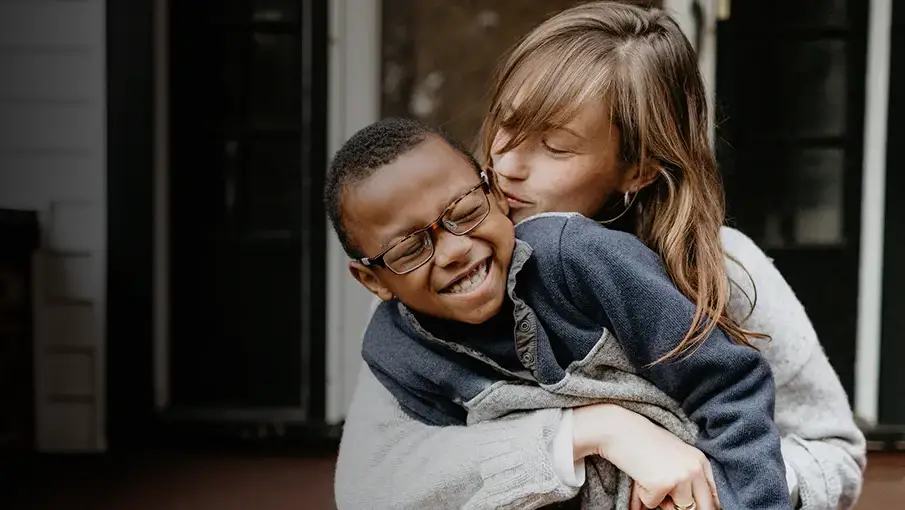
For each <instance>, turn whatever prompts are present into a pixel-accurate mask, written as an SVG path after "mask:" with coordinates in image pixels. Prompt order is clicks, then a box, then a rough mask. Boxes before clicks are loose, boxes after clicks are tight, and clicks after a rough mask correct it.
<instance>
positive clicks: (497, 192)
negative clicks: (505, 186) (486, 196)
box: [484, 168, 509, 216]
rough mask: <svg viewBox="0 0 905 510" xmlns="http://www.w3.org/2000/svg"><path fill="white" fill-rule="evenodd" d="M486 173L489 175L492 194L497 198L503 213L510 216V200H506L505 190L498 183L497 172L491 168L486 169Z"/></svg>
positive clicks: (488, 179) (488, 180)
mask: <svg viewBox="0 0 905 510" xmlns="http://www.w3.org/2000/svg"><path fill="white" fill-rule="evenodd" d="M484 173H485V174H486V175H487V182H488V183H489V185H490V195H491V196H492V197H493V199H494V200H496V203H497V205H498V206H499V208H500V210H501V211H503V214H505V215H506V216H508V215H509V201H508V200H506V195H503V191H502V190H501V189H500V187H499V185H498V184H497V179H496V174H495V173H493V170H492V169H490V168H486V169H484Z"/></svg>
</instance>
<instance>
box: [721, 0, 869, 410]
mask: <svg viewBox="0 0 905 510" xmlns="http://www.w3.org/2000/svg"><path fill="white" fill-rule="evenodd" d="M867 9H868V2H864V1H861V0H824V1H818V0H809V1H798V2H785V1H780V0H769V1H765V0H734V1H733V2H732V12H731V17H730V18H729V19H727V20H725V21H721V22H719V24H718V35H717V37H718V41H719V43H718V55H717V97H718V103H717V105H718V106H717V122H718V129H717V138H718V142H717V143H718V145H717V147H718V155H719V160H720V165H721V168H722V169H723V174H724V176H725V179H726V190H727V197H728V201H729V214H730V219H731V220H732V222H733V223H734V224H735V225H736V226H737V227H738V228H739V229H740V230H742V231H743V232H745V233H746V234H748V235H750V236H751V237H752V238H753V239H754V240H755V242H757V243H758V244H759V245H760V246H761V247H762V248H764V249H765V250H766V251H767V253H768V254H769V255H770V256H771V257H773V258H774V259H775V263H776V266H777V267H778V268H779V270H780V271H781V272H782V274H783V276H785V278H786V279H787V280H788V282H789V283H790V284H791V286H792V288H793V289H794V290H795V292H796V294H797V295H798V297H799V298H800V299H801V301H802V303H803V304H804V306H805V308H806V310H807V312H808V315H809V316H810V318H811V320H812V321H813V323H814V326H815V328H816V330H817V333H818V335H819V337H820V341H821V342H822V344H823V346H824V349H825V350H826V353H827V355H828V356H829V359H830V362H831V363H832V364H833V367H834V368H835V369H836V371H837V372H838V374H839V376H840V378H841V380H842V384H843V385H844V387H845V389H846V391H847V392H848V394H849V397H850V398H851V397H852V395H853V391H852V390H853V386H854V354H855V332H856V325H857V309H858V307H857V298H858V252H859V242H860V215H861V177H862V169H861V166H862V153H863V149H862V145H863V140H862V138H863V135H864V130H863V122H864V76H865V72H866V44H867Z"/></svg>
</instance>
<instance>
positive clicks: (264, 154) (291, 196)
mask: <svg viewBox="0 0 905 510" xmlns="http://www.w3.org/2000/svg"><path fill="white" fill-rule="evenodd" d="M301 175H302V174H301V154H300V152H299V148H298V143H297V142H294V143H293V142H289V143H279V142H271V143H264V142H259V143H255V144H252V145H250V146H249V157H248V168H247V169H246V170H245V179H244V188H245V189H244V190H243V196H244V197H246V200H247V202H246V205H247V208H246V217H245V224H246V228H247V229H248V230H249V231H261V230H288V231H292V232H297V231H298V229H299V228H300V226H301V214H302V211H301V196H302V189H301Z"/></svg>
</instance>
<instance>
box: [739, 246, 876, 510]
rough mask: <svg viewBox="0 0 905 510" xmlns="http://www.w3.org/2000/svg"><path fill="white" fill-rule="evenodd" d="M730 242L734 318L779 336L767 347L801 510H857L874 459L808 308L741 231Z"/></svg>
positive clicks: (764, 348) (786, 452)
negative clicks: (866, 472) (869, 458)
mask: <svg viewBox="0 0 905 510" xmlns="http://www.w3.org/2000/svg"><path fill="white" fill-rule="evenodd" d="M722 237H723V246H724V247H725V250H726V252H727V253H728V254H730V255H731V256H732V258H733V259H734V260H729V261H728V262H727V264H726V271H727V273H728V274H729V277H730V278H731V280H732V281H733V282H735V286H734V288H733V291H734V292H733V293H732V299H731V301H730V308H731V310H732V313H733V316H734V317H735V318H736V319H737V320H739V321H743V322H742V324H743V326H744V327H745V328H747V329H751V330H754V331H759V332H761V333H765V334H767V335H770V338H771V340H770V341H769V342H764V343H763V344H762V345H761V346H760V347H761V348H762V352H763V354H764V357H765V358H766V359H767V361H768V362H769V363H770V366H771V367H772V368H773V376H774V378H775V380H776V414H775V421H776V426H777V427H778V428H779V432H780V434H781V435H782V450H783V457H784V458H785V460H786V463H787V465H788V466H789V467H790V468H791V470H792V471H793V472H794V475H795V476H794V479H795V480H796V482H797V488H798V496H799V505H800V508H802V509H807V510H837V509H838V510H847V509H850V508H853V507H854V506H855V503H856V502H857V500H858V497H859V495H860V494H861V487H862V484H863V476H864V468H865V465H866V462H867V455H866V448H865V438H864V434H863V433H862V432H861V430H860V429H859V428H858V425H857V423H855V419H854V416H853V413H852V410H851V406H850V404H849V401H848V396H847V395H846V393H845V389H844V388H843V387H842V383H841V382H840V380H839V376H838V375H837V374H836V371H835V370H834V369H833V366H832V365H831V364H830V361H829V359H828V358H827V355H826V353H825V352H824V350H823V346H822V345H821V344H820V340H819V339H818V337H817V332H816V331H815V330H814V326H813V325H812V324H811V321H810V319H809V318H808V315H807V312H806V311H805V308H804V306H803V305H802V303H801V301H800V300H799V299H798V297H797V296H796V295H795V292H794V291H793V290H792V287H791V286H790V285H789V283H788V282H787V281H786V280H785V278H783V276H782V274H780V272H779V270H778V269H777V268H776V266H774V264H773V262H772V261H771V260H770V258H769V257H768V256H767V254H766V253H764V252H763V250H761V249H760V248H759V247H758V246H757V245H756V244H755V243H754V242H753V241H752V240H751V239H749V238H748V237H747V236H745V235H744V234H742V233H741V232H739V231H737V230H733V229H730V228H724V229H723V235H722ZM754 297H756V299H753V298H754ZM752 304H753V308H752Z"/></svg>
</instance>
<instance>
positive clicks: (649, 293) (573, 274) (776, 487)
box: [560, 216, 791, 509]
mask: <svg viewBox="0 0 905 510" xmlns="http://www.w3.org/2000/svg"><path fill="white" fill-rule="evenodd" d="M560 257H561V265H562V269H563V273H564V276H565V279H566V282H567V286H568V288H569V290H570V292H571V293H572V298H573V301H574V303H575V304H576V305H577V306H578V307H579V308H581V309H582V310H584V312H585V313H586V314H587V315H588V317H592V318H594V319H596V320H598V321H599V323H600V324H601V325H602V326H603V327H605V328H606V329H608V330H610V331H611V332H612V333H613V334H614V335H615V336H616V338H617V339H618V341H619V343H620V345H621V346H622V348H623V350H624V351H625V353H626V354H627V356H628V357H629V359H630V360H631V361H632V362H633V364H634V365H635V366H636V367H637V368H638V370H639V373H640V375H642V376H643V377H645V378H647V379H649V380H650V381H651V382H652V383H654V384H655V385H656V386H657V387H659V388H660V389H661V390H663V391H664V392H665V393H666V394H668V395H669V396H670V397H672V398H674V399H675V400H677V401H678V402H680V403H681V405H682V408H683V410H684V411H685V413H686V414H687V415H688V416H689V418H691V420H693V421H694V422H695V423H696V424H697V425H698V427H699V429H700V433H699V438H698V441H697V443H696V446H697V447H698V448H699V449H700V450H701V451H702V452H704V453H705V454H706V455H707V456H708V457H709V458H710V460H711V464H712V465H713V468H714V476H715V477H716V481H717V487H718V490H719V495H720V500H721V502H722V504H723V505H724V507H725V508H751V509H754V508H756V509H788V508H791V505H790V502H789V492H788V488H787V485H786V477H785V467H784V462H783V457H782V453H781V447H780V437H779V432H778V430H777V428H776V426H775V424H774V422H773V409H774V383H773V378H772V373H771V370H770V367H769V365H768V364H767V362H766V361H765V360H764V358H763V357H762V356H761V355H760V354H759V353H758V352H757V351H756V350H755V349H752V348H750V347H745V346H740V345H736V344H734V343H733V342H732V341H731V340H730V339H729V338H728V337H727V335H726V334H725V333H723V332H722V331H721V330H720V329H715V330H714V331H713V333H711V334H710V337H709V338H707V340H706V341H705V342H703V343H702V344H701V345H700V347H699V348H697V349H696V350H695V351H694V352H693V353H692V354H690V355H686V356H681V357H678V358H672V359H669V360H666V361H663V362H661V363H658V364H656V365H653V366H649V365H650V364H651V363H653V362H655V361H656V360H657V359H659V358H660V357H661V356H662V355H664V354H666V353H667V352H669V351H670V350H672V349H673V348H674V347H676V346H677V345H678V344H679V342H680V341H681V340H682V338H683V337H684V335H685V333H686V332H687V331H688V328H689V326H690V325H691V321H692V317H693V315H694V311H695V306H694V304H693V303H692V302H691V301H690V300H688V299H687V298H686V297H685V296H684V295H683V294H682V293H681V292H680V291H679V290H678V289H677V288H676V287H675V285H674V284H673V282H672V280H671V279H670V278H669V276H668V275H667V274H666V272H665V270H664V268H663V266H662V265H661V263H660V260H659V258H658V257H657V255H656V254H655V253H654V252H653V251H651V250H650V249H649V248H647V247H646V246H645V245H644V244H643V243H641V241H640V240H638V239H637V238H636V237H634V236H632V235H629V234H625V233H622V232H617V231H614V230H609V229H606V228H603V227H601V226H600V225H599V224H597V223H595V222H593V221H592V220H589V219H587V218H584V217H581V216H574V217H572V218H570V219H569V220H568V222H567V223H566V224H565V226H564V228H563V232H562V234H561V238H560Z"/></svg>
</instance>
